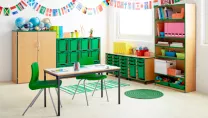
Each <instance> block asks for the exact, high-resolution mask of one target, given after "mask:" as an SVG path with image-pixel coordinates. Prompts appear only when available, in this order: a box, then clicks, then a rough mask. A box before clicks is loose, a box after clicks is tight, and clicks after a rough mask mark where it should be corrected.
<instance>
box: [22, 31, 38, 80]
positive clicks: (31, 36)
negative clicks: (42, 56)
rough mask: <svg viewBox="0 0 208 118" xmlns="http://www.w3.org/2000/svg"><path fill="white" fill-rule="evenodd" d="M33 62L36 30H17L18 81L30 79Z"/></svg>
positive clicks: (35, 53)
mask: <svg viewBox="0 0 208 118" xmlns="http://www.w3.org/2000/svg"><path fill="white" fill-rule="evenodd" d="M33 62H37V32H18V83H28V82H29V81H30V79H31V64H32V63H33Z"/></svg>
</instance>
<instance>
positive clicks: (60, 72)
mask: <svg viewBox="0 0 208 118" xmlns="http://www.w3.org/2000/svg"><path fill="white" fill-rule="evenodd" d="M116 70H120V67H117V66H111V65H106V64H94V65H86V66H83V67H80V70H79V71H74V67H63V68H49V69H44V71H45V72H47V73H48V74H51V75H54V76H59V77H61V76H70V75H74V76H76V75H81V74H89V73H101V72H108V71H116Z"/></svg>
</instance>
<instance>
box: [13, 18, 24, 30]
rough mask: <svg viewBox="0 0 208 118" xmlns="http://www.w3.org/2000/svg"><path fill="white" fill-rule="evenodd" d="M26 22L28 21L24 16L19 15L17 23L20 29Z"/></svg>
mask: <svg viewBox="0 0 208 118" xmlns="http://www.w3.org/2000/svg"><path fill="white" fill-rule="evenodd" d="M25 22H26V21H25V19H24V18H22V17H19V18H17V19H16V20H15V25H16V26H17V27H18V28H19V29H21V28H22V27H23V26H24V24H25Z"/></svg>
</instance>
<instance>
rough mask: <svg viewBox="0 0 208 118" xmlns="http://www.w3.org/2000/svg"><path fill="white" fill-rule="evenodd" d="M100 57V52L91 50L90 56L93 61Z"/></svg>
mask: <svg viewBox="0 0 208 118" xmlns="http://www.w3.org/2000/svg"><path fill="white" fill-rule="evenodd" d="M99 55H100V50H91V52H90V56H91V57H92V58H93V59H94V60H99V57H100V56H99Z"/></svg>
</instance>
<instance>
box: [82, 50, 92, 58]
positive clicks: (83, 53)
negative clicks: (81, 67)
mask: <svg viewBox="0 0 208 118" xmlns="http://www.w3.org/2000/svg"><path fill="white" fill-rule="evenodd" d="M89 54H90V51H88V50H84V51H81V52H80V58H85V57H89Z"/></svg>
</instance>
